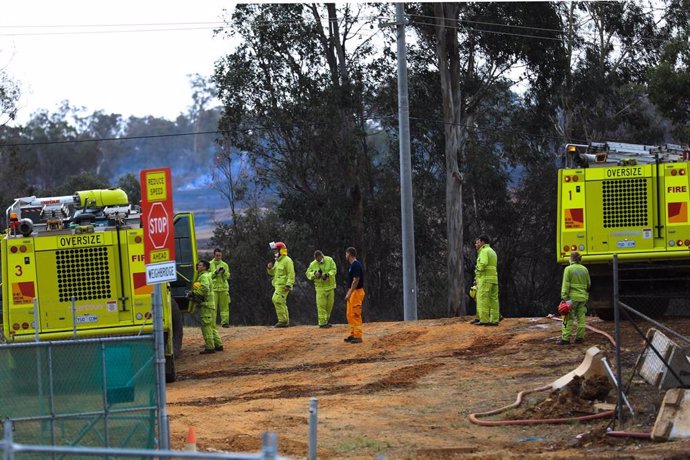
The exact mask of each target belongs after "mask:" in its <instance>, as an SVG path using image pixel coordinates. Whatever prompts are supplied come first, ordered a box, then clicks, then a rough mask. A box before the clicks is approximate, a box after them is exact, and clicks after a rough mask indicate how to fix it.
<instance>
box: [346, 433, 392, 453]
mask: <svg viewBox="0 0 690 460" xmlns="http://www.w3.org/2000/svg"><path fill="white" fill-rule="evenodd" d="M388 447H390V444H389V443H388V442H386V441H378V440H376V439H368V438H362V437H359V438H352V439H346V440H345V441H343V442H341V443H339V444H338V445H337V446H336V447H335V449H336V450H337V451H338V452H340V453H341V454H343V453H347V452H352V451H355V450H359V449H372V450H374V451H376V452H380V451H382V450H384V449H387V448H388Z"/></svg>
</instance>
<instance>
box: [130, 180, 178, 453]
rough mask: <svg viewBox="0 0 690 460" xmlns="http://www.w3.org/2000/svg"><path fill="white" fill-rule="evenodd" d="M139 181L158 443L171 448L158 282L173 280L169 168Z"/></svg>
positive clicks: (159, 285)
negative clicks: (150, 305) (150, 291)
mask: <svg viewBox="0 0 690 460" xmlns="http://www.w3.org/2000/svg"><path fill="white" fill-rule="evenodd" d="M139 180H140V182H141V207H142V212H141V215H142V218H141V225H142V227H143V229H144V254H145V262H146V284H154V285H155V288H154V292H153V299H152V300H153V332H154V337H155V353H156V355H155V357H156V376H157V380H158V389H157V390H158V391H157V394H158V445H159V447H160V448H161V449H164V450H167V449H169V448H170V429H169V426H168V411H167V407H166V405H167V402H166V394H165V350H164V347H165V344H164V343H163V297H162V293H161V283H165V282H168V281H175V280H176V279H177V271H176V267H175V245H174V242H175V235H174V224H173V204H172V180H171V177H170V168H160V169H145V170H142V171H141V173H140V174H139Z"/></svg>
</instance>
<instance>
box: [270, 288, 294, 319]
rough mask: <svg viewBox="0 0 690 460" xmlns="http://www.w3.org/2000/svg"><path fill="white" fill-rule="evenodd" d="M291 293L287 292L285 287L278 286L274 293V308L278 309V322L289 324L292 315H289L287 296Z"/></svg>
mask: <svg viewBox="0 0 690 460" xmlns="http://www.w3.org/2000/svg"><path fill="white" fill-rule="evenodd" d="M288 294H289V292H285V286H276V290H275V292H274V293H273V298H272V299H271V300H272V301H273V306H274V307H275V308H276V315H277V316H278V322H281V323H289V322H290V314H289V313H288V307H287V296H288Z"/></svg>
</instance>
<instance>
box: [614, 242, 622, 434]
mask: <svg viewBox="0 0 690 460" xmlns="http://www.w3.org/2000/svg"><path fill="white" fill-rule="evenodd" d="M618 302H619V295H618V254H614V255H613V318H614V321H615V336H616V380H617V381H618V385H617V386H616V388H617V390H618V392H617V396H616V417H617V418H618V423H623V377H622V371H621V313H620V306H619V305H618Z"/></svg>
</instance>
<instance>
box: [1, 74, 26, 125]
mask: <svg viewBox="0 0 690 460" xmlns="http://www.w3.org/2000/svg"><path fill="white" fill-rule="evenodd" d="M20 95H21V89H20V87H19V84H18V83H17V82H16V81H15V80H14V79H13V78H12V77H11V76H10V75H9V74H8V73H7V72H6V71H5V70H4V69H0V126H2V125H5V124H6V123H7V122H9V121H11V120H14V119H15V118H16V116H17V111H18V110H19V108H18V107H17V102H18V101H19V96H20Z"/></svg>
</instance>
